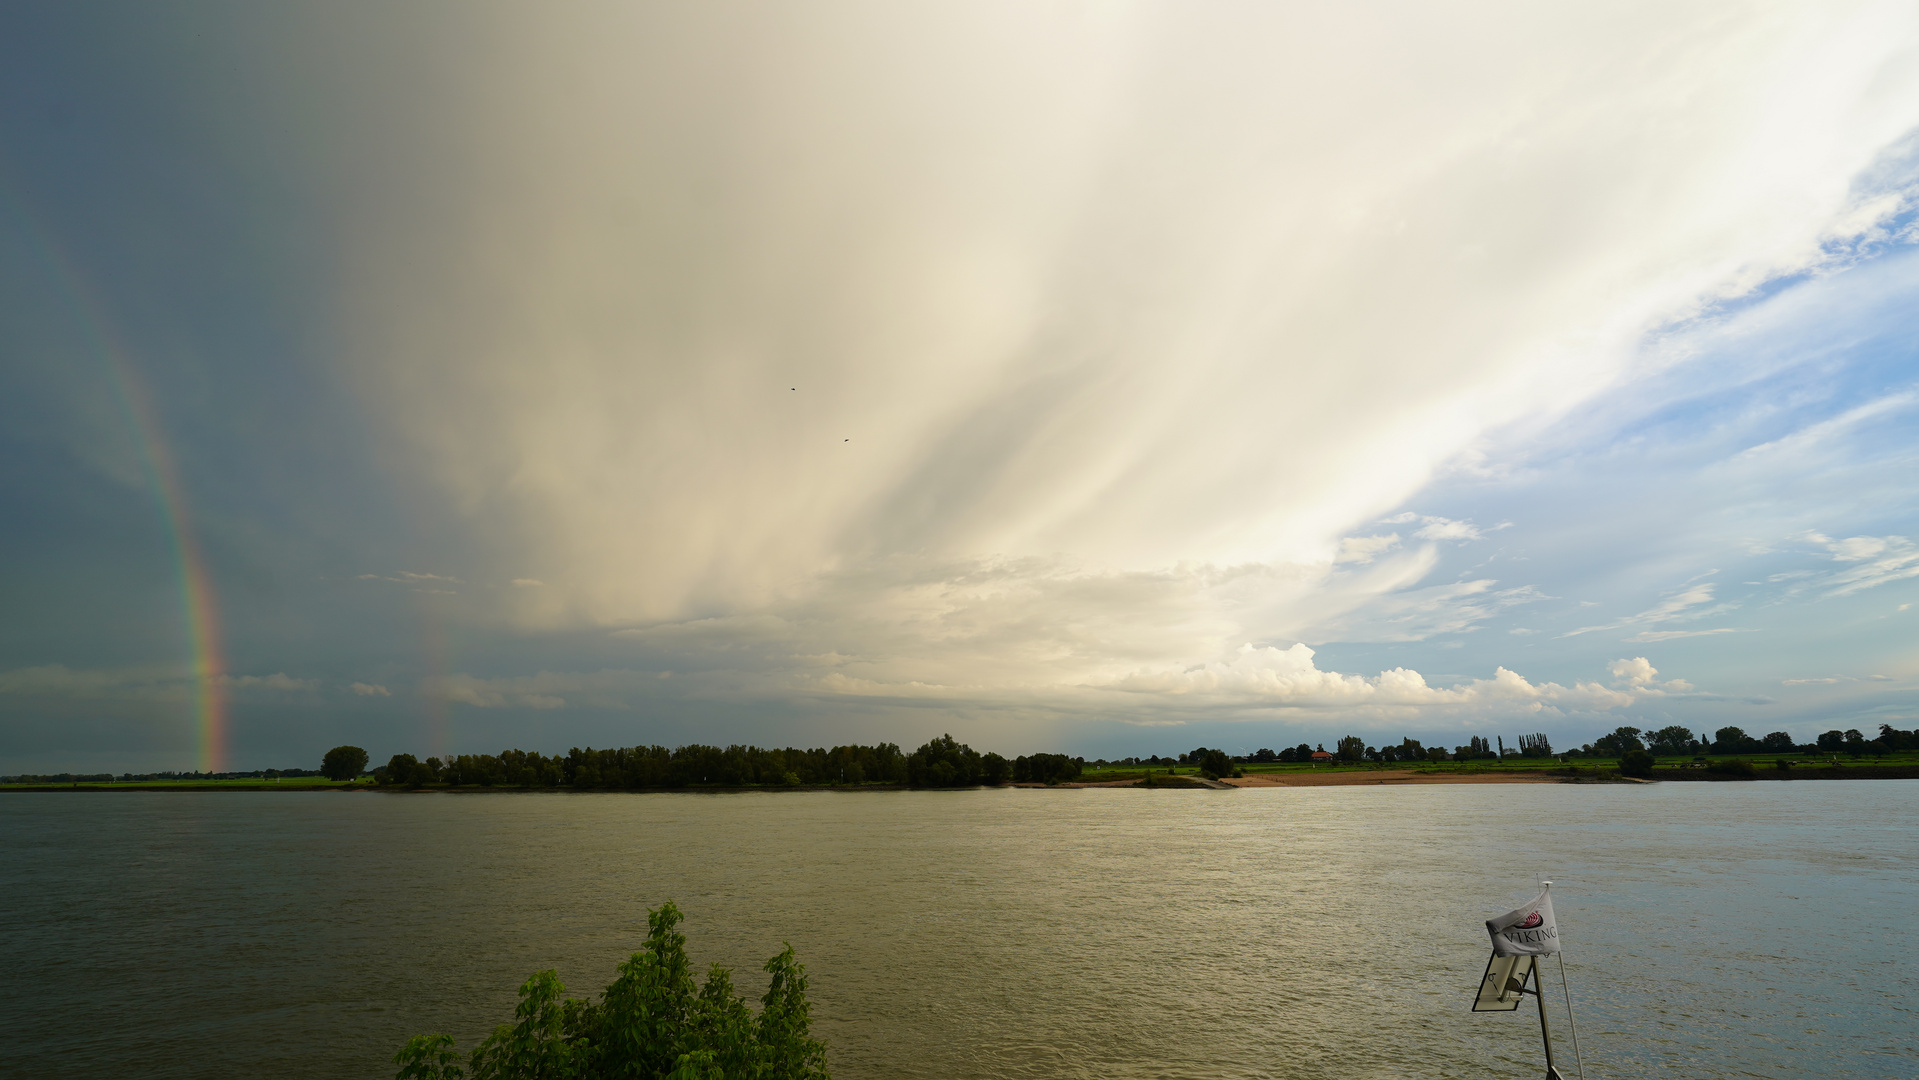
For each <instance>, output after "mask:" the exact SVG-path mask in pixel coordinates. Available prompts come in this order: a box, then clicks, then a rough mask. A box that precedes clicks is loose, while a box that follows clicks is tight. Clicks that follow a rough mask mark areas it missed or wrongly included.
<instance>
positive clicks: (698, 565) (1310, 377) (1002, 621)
mask: <svg viewBox="0 0 1919 1080" xmlns="http://www.w3.org/2000/svg"><path fill="white" fill-rule="evenodd" d="M1916 211H1919V10H1915V9H1914V8H1913V7H1912V6H1911V5H1910V4H1903V3H1844V2H1834V0H1822V2H1818V3H1802V4H1794V3H1784V2H1777V0H1768V2H1764V3H1747V4H1741V3H1724V4H1712V5H1673V4H1669V3H1632V2H1614V3H1590V4H1578V5H1540V4H1533V3H1518V2H1513V3H1501V2H1484V3H1469V2H1458V3H1447V4H1431V3H1399V4H1395V3H1370V4H1365V3H1340V4H1310V3H1288V4H1272V3H1250V2H1248V3H1232V2H1223V0H1222V2H1201V3H1191V2H1178V3H1174V2H1163V3H1154V2H1138V3H1131V2H1123V0H1111V2H1099V3H1093V2H1068V0H1060V2H1043V0H1042V2H1035V0H1019V2H1017V3H1012V2H1008V3H994V2H980V0H967V2H952V3H935V2H918V0H912V2H905V3H902V2H899V0H884V2H880V0H873V2H825V3H809V4H786V3H732V2H724V0H721V2H709V3H591V2H565V3H558V4H551V5H531V6H530V5H524V4H512V3H484V2H462V3H453V2H450V0H449V2H434V0H419V2H411V3H405V4H391V3H340V2H333V0H329V2H326V3H318V2H295V3H288V4H278V5H254V4H242V3H183V4H177V5H168V6H167V7H166V8H164V9H160V8H155V7H154V6H152V5H144V4H134V3H90V2H84V0H82V2H62V3H45V4H12V5H7V6H6V7H5V8H4V9H0V521H4V527H0V769H4V770H6V771H9V772H20V771H55V770H68V769H71V770H76V771H94V770H112V771H127V770H133V771H145V770H159V769H256V768H267V767H294V766H299V767H308V768H311V767H315V766H316V765H317V762H318V759H319V757H320V755H321V754H322V753H323V752H324V751H325V750H326V749H327V748H329V747H331V746H334V745H338V744H342V743H349V744H354V745H360V746H363V747H365V748H367V749H368V750H369V752H370V753H371V754H372V755H373V757H374V759H375V760H376V761H377V760H384V759H385V757H386V756H387V755H389V754H393V753H399V752H408V753H415V754H419V755H422V756H424V755H427V754H446V753H474V752H495V751H498V750H500V749H502V748H506V747H519V748H525V749H534V750H541V751H544V752H564V751H565V750H566V749H567V748H568V747H572V746H588V745H592V746H610V745H620V746H626V745H635V744H651V743H663V744H666V745H677V744H680V743H687V742H705V743H717V744H728V743H735V742H749V743H757V744H761V745H798V746H817V745H833V744H837V743H847V742H875V741H890V742H896V743H899V744H901V745H903V746H906V747H907V748H909V749H910V748H911V747H913V746H917V745H918V744H919V743H921V742H923V741H925V740H926V739H928V738H930V737H933V736H936V735H938V734H940V733H943V732H951V733H952V734H953V735H954V736H955V737H957V738H959V739H961V740H962V741H965V742H968V743H971V744H972V745H974V746H976V747H978V748H980V749H982V750H986V749H993V750H998V751H1000V752H1001V753H1006V754H1009V755H1011V754H1018V753H1030V752H1034V751H1040V750H1046V751H1065V752H1068V753H1075V754H1080V755H1084V756H1086V757H1088V758H1093V757H1117V756H1122V755H1131V754H1152V753H1160V754H1164V753H1174V752H1180V751H1184V750H1188V749H1191V748H1192V747H1194V746H1198V745H1207V746H1221V747H1224V748H1226V749H1228V750H1229V751H1232V752H1235V753H1237V752H1245V751H1250V750H1252V749H1256V748H1259V747H1273V748H1277V747H1280V746H1288V745H1295V744H1297V743H1301V742H1306V743H1312V744H1320V743H1326V744H1331V743H1332V742H1333V741H1334V740H1336V739H1338V738H1339V737H1341V736H1343V735H1347V734H1357V735H1360V736H1361V737H1362V738H1364V739H1365V740H1366V741H1367V742H1369V743H1373V744H1379V743H1382V742H1398V741H1399V740H1400V739H1401V738H1403V737H1412V738H1418V739H1421V740H1423V741H1425V742H1426V743H1427V744H1428V745H1431V744H1434V743H1437V744H1440V745H1445V746H1454V745H1459V744H1463V743H1465V742H1467V740H1468V739H1469V738H1470V737H1472V736H1474V735H1478V736H1482V737H1488V738H1492V737H1501V738H1504V739H1505V741H1506V742H1507V743H1508V744H1512V743H1513V742H1514V741H1515V739H1516V737H1517V735H1519V734H1521V733H1532V732H1542V733H1545V734H1547V735H1548V736H1549V738H1550V739H1551V741H1552V745H1553V746H1555V747H1557V748H1561V749H1564V748H1568V747H1572V746H1577V745H1579V744H1581V743H1585V742H1590V741H1591V740H1592V739H1593V738H1594V737H1596V736H1598V735H1600V734H1603V733H1605V732H1608V731H1611V730H1612V729H1613V728H1615V727H1619V726H1622V725H1629V726H1635V727H1640V728H1659V727H1664V726H1667V725H1669V724H1680V725H1683V726H1686V727H1688V728H1690V729H1692V730H1694V731H1695V732H1709V731H1713V730H1716V729H1718V728H1720V727H1723V726H1728V725H1733V726H1739V727H1741V728H1743V729H1744V730H1746V731H1747V732H1749V733H1751V734H1754V735H1759V734H1763V733H1766V732H1771V731H1781V730H1783V731H1787V732H1790V733H1792V734H1793V736H1794V737H1795V738H1796V739H1799V740H1801V741H1809V740H1810V739H1811V738H1812V737H1813V736H1815V735H1816V734H1817V733H1819V732H1822V731H1826V730H1831V729H1845V728H1855V727H1856V728H1859V729H1861V730H1865V731H1868V732H1869V733H1870V732H1871V731H1873V730H1875V729H1876V728H1877V727H1878V725H1880V724H1883V723H1890V724H1892V725H1893V726H1895V727H1900V728H1911V727H1913V726H1915V722H1916V721H1919V647H1916V646H1919V611H1915V610H1913V605H1914V603H1915V602H1916V601H1919V499H1916V498H1915V496H1919V468H1916V467H1915V466H1919V439H1916V438H1915V418H1919V213H1915V212H1916Z"/></svg>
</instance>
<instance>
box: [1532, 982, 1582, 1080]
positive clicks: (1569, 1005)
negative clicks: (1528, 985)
mask: <svg viewBox="0 0 1919 1080" xmlns="http://www.w3.org/2000/svg"><path fill="white" fill-rule="evenodd" d="M1554 955H1556V956H1558V957H1559V989H1560V990H1561V991H1563V992H1564V993H1565V995H1566V1023H1568V1024H1570V1025H1572V1029H1573V1064H1575V1065H1577V1066H1579V1080H1586V1059H1584V1058H1582V1057H1580V1056H1579V1021H1577V1020H1574V1019H1573V991H1572V987H1571V986H1568V985H1567V984H1566V954H1565V953H1555V954H1554ZM1543 1005H1544V1002H1543V999H1542V1007H1543Z"/></svg>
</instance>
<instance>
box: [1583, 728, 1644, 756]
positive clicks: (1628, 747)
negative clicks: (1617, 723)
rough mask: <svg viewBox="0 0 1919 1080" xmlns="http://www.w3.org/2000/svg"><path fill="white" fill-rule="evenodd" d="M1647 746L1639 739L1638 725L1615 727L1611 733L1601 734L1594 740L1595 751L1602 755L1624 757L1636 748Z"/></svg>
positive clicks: (1642, 748)
mask: <svg viewBox="0 0 1919 1080" xmlns="http://www.w3.org/2000/svg"><path fill="white" fill-rule="evenodd" d="M1645 748H1646V747H1645V745H1644V744H1643V743H1641V742H1640V741H1639V729H1638V728H1636V727H1622V728H1615V729H1613V733H1612V734H1611V735H1601V736H1600V737H1599V738H1597V739H1594V740H1593V752H1594V753H1595V754H1598V755H1599V756H1600V757H1617V758H1623V757H1625V756H1626V755H1627V754H1630V753H1632V752H1633V751H1634V750H1644V749H1645Z"/></svg>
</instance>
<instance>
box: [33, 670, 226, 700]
mask: <svg viewBox="0 0 1919 1080" xmlns="http://www.w3.org/2000/svg"><path fill="white" fill-rule="evenodd" d="M196 682H197V680H196V679H195V678H194V677H193V675H192V673H191V672H188V671H186V670H184V669H181V668H172V667H122V668H70V667H66V666H64V665H61V664H44V665H40V666H37V667H26V668H15V669H13V670H11V671H0V694H19V695H22V696H30V697H78V698H88V697H98V698H131V699H138V700H144V701H164V702H178V701H186V700H187V699H188V698H189V696H190V695H191V694H192V690H193V687H194V685H195V684H196Z"/></svg>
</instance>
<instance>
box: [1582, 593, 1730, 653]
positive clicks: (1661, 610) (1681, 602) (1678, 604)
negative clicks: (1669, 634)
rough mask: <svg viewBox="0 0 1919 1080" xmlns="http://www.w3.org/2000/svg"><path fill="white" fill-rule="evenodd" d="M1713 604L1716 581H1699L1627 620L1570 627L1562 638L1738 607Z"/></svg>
mask: <svg viewBox="0 0 1919 1080" xmlns="http://www.w3.org/2000/svg"><path fill="white" fill-rule="evenodd" d="M1712 603H1713V583H1712V582H1709V581H1708V582H1697V583H1695V584H1691V585H1687V586H1686V587H1684V588H1682V589H1679V590H1677V591H1675V592H1672V593H1668V594H1667V595H1666V597H1665V598H1664V599H1662V600H1660V601H1659V603H1657V604H1654V605H1653V606H1652V607H1650V608H1647V609H1646V610H1645V611H1642V612H1640V613H1639V614H1637V615H1628V616H1627V617H1625V618H1623V619H1619V620H1617V621H1615V622H1610V623H1604V624H1601V625H1598V626H1582V627H1580V628H1579V629H1577V630H1569V631H1567V632H1566V633H1564V634H1561V635H1559V636H1560V637H1576V636H1578V635H1580V634H1590V633H1592V632H1593V631H1595V630H1617V629H1619V628H1620V627H1622V626H1634V625H1639V624H1644V623H1664V622H1673V621H1676V620H1683V619H1702V618H1705V617H1706V616H1708V615H1717V614H1719V613H1721V612H1724V611H1729V610H1731V609H1732V608H1734V607H1737V606H1738V605H1736V604H1717V605H1715V606H1712V607H1707V606H1706V605H1708V604H1712ZM1633 640H1641V639H1638V638H1635V639H1633ZM1643 640H1646V641H1657V640H1664V639H1662V638H1650V637H1648V638H1643Z"/></svg>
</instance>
